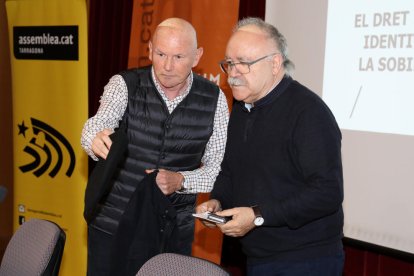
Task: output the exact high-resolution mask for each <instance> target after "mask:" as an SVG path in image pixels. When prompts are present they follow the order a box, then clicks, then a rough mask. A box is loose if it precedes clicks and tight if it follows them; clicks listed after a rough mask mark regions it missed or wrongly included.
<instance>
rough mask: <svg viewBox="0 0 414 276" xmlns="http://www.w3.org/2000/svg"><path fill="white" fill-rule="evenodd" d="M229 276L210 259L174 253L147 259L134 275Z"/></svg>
mask: <svg viewBox="0 0 414 276" xmlns="http://www.w3.org/2000/svg"><path fill="white" fill-rule="evenodd" d="M164 275H165V276H167V275H168V276H193V275H197V276H229V275H230V274H229V273H228V272H227V271H226V270H224V268H222V267H221V266H219V265H217V264H215V263H212V262H210V261H207V260H204V259H200V258H196V257H192V256H185V255H180V254H175V253H161V254H158V255H156V256H154V257H152V258H151V259H149V260H148V261H147V262H146V263H145V264H144V265H143V266H142V267H141V269H140V270H139V271H138V273H137V274H136V276H164Z"/></svg>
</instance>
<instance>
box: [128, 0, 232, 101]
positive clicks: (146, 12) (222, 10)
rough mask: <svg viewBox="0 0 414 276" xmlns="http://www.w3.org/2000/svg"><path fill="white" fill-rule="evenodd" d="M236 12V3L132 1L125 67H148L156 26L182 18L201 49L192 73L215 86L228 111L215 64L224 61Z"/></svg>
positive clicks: (224, 86) (224, 85)
mask: <svg viewBox="0 0 414 276" xmlns="http://www.w3.org/2000/svg"><path fill="white" fill-rule="evenodd" d="M238 11H239V0H218V1H211V0H180V1H174V0H158V1H155V0H134V6H133V14H132V26H131V40H130V47H129V57H128V67H129V68H133V67H141V66H145V65H148V64H150V60H149V59H148V52H149V50H148V42H149V41H150V39H151V37H152V34H153V33H154V31H155V28H156V27H157V25H158V24H159V23H161V22H162V21H163V20H165V19H167V18H169V17H180V18H183V19H185V20H187V21H189V22H190V23H191V24H193V26H194V28H195V29H196V31H197V38H198V45H199V47H203V48H204V54H203V57H202V58H201V61H200V62H199V64H198V66H197V67H196V68H195V72H196V73H198V74H200V75H202V76H204V77H205V78H207V79H209V80H211V81H213V82H215V83H217V84H218V85H219V86H220V87H221V89H222V90H223V91H224V93H225V94H226V97H227V102H228V103H229V107H231V104H232V101H233V100H232V98H233V96H232V94H231V90H230V88H229V86H228V84H227V81H226V80H227V79H226V75H225V74H224V73H223V72H222V71H221V70H220V67H219V65H218V62H219V61H220V60H222V59H223V58H224V53H225V49H226V44H227V40H228V38H229V37H230V34H231V31H232V28H233V26H234V24H235V23H236V22H237V20H238Z"/></svg>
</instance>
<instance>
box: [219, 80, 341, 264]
mask: <svg viewBox="0 0 414 276" xmlns="http://www.w3.org/2000/svg"><path fill="white" fill-rule="evenodd" d="M211 198H215V199H218V200H219V201H220V202H221V204H222V206H223V209H227V208H232V207H245V206H253V205H259V207H260V210H261V213H262V215H263V217H264V220H265V223H264V225H263V226H261V227H257V228H254V229H253V230H252V231H251V232H249V233H248V234H246V235H245V236H244V237H243V238H241V242H242V246H243V251H244V252H245V253H246V255H247V257H248V262H263V261H267V260H303V259H311V258H313V257H322V256H332V255H336V254H338V253H339V252H340V251H341V250H342V243H341V238H342V228H343V211H342V201H343V178H342V163H341V132H340V130H339V128H338V126H337V124H336V121H335V118H334V117H333V115H332V113H331V112H330V110H329V108H328V107H327V106H326V105H325V104H324V102H323V101H322V100H321V99H320V98H319V97H318V96H317V95H316V94H315V93H313V92H312V91H310V90H309V89H307V88H306V87H304V86H302V85H301V84H299V83H298V82H296V81H294V80H292V79H291V78H289V77H286V78H284V79H283V80H282V81H281V82H280V83H279V84H278V85H277V87H276V88H275V89H274V90H273V91H272V92H270V93H269V94H268V95H267V96H265V97H264V98H262V99H260V100H259V101H258V102H256V103H255V105H254V107H253V108H251V109H250V112H249V111H248V110H247V109H246V108H245V107H244V104H243V103H236V104H235V105H234V106H233V110H232V113H231V116H230V122H229V130H228V139H227V145H226V152H225V156H224V160H223V163H222V171H221V172H220V174H219V176H218V177H217V180H216V183H215V185H214V189H213V191H212V193H211Z"/></svg>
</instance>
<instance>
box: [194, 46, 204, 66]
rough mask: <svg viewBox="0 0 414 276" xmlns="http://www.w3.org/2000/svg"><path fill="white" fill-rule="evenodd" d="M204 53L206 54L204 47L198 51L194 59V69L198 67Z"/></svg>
mask: <svg viewBox="0 0 414 276" xmlns="http://www.w3.org/2000/svg"><path fill="white" fill-rule="evenodd" d="M203 52H204V50H203V47H200V48H198V49H197V50H196V54H195V57H194V62H193V66H192V67H196V66H197V64H198V62H199V61H200V59H201V56H202V55H203Z"/></svg>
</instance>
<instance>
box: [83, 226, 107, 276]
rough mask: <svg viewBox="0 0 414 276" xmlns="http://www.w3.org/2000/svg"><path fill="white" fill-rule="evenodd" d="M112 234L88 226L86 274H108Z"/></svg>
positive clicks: (101, 275) (91, 275) (98, 275)
mask: <svg viewBox="0 0 414 276" xmlns="http://www.w3.org/2000/svg"><path fill="white" fill-rule="evenodd" d="M112 240H113V235H110V234H108V233H105V232H102V231H100V230H98V229H96V228H93V227H90V226H89V227H88V269H87V275H88V276H109V275H110V268H111V267H110V264H111V258H110V256H111V247H112Z"/></svg>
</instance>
